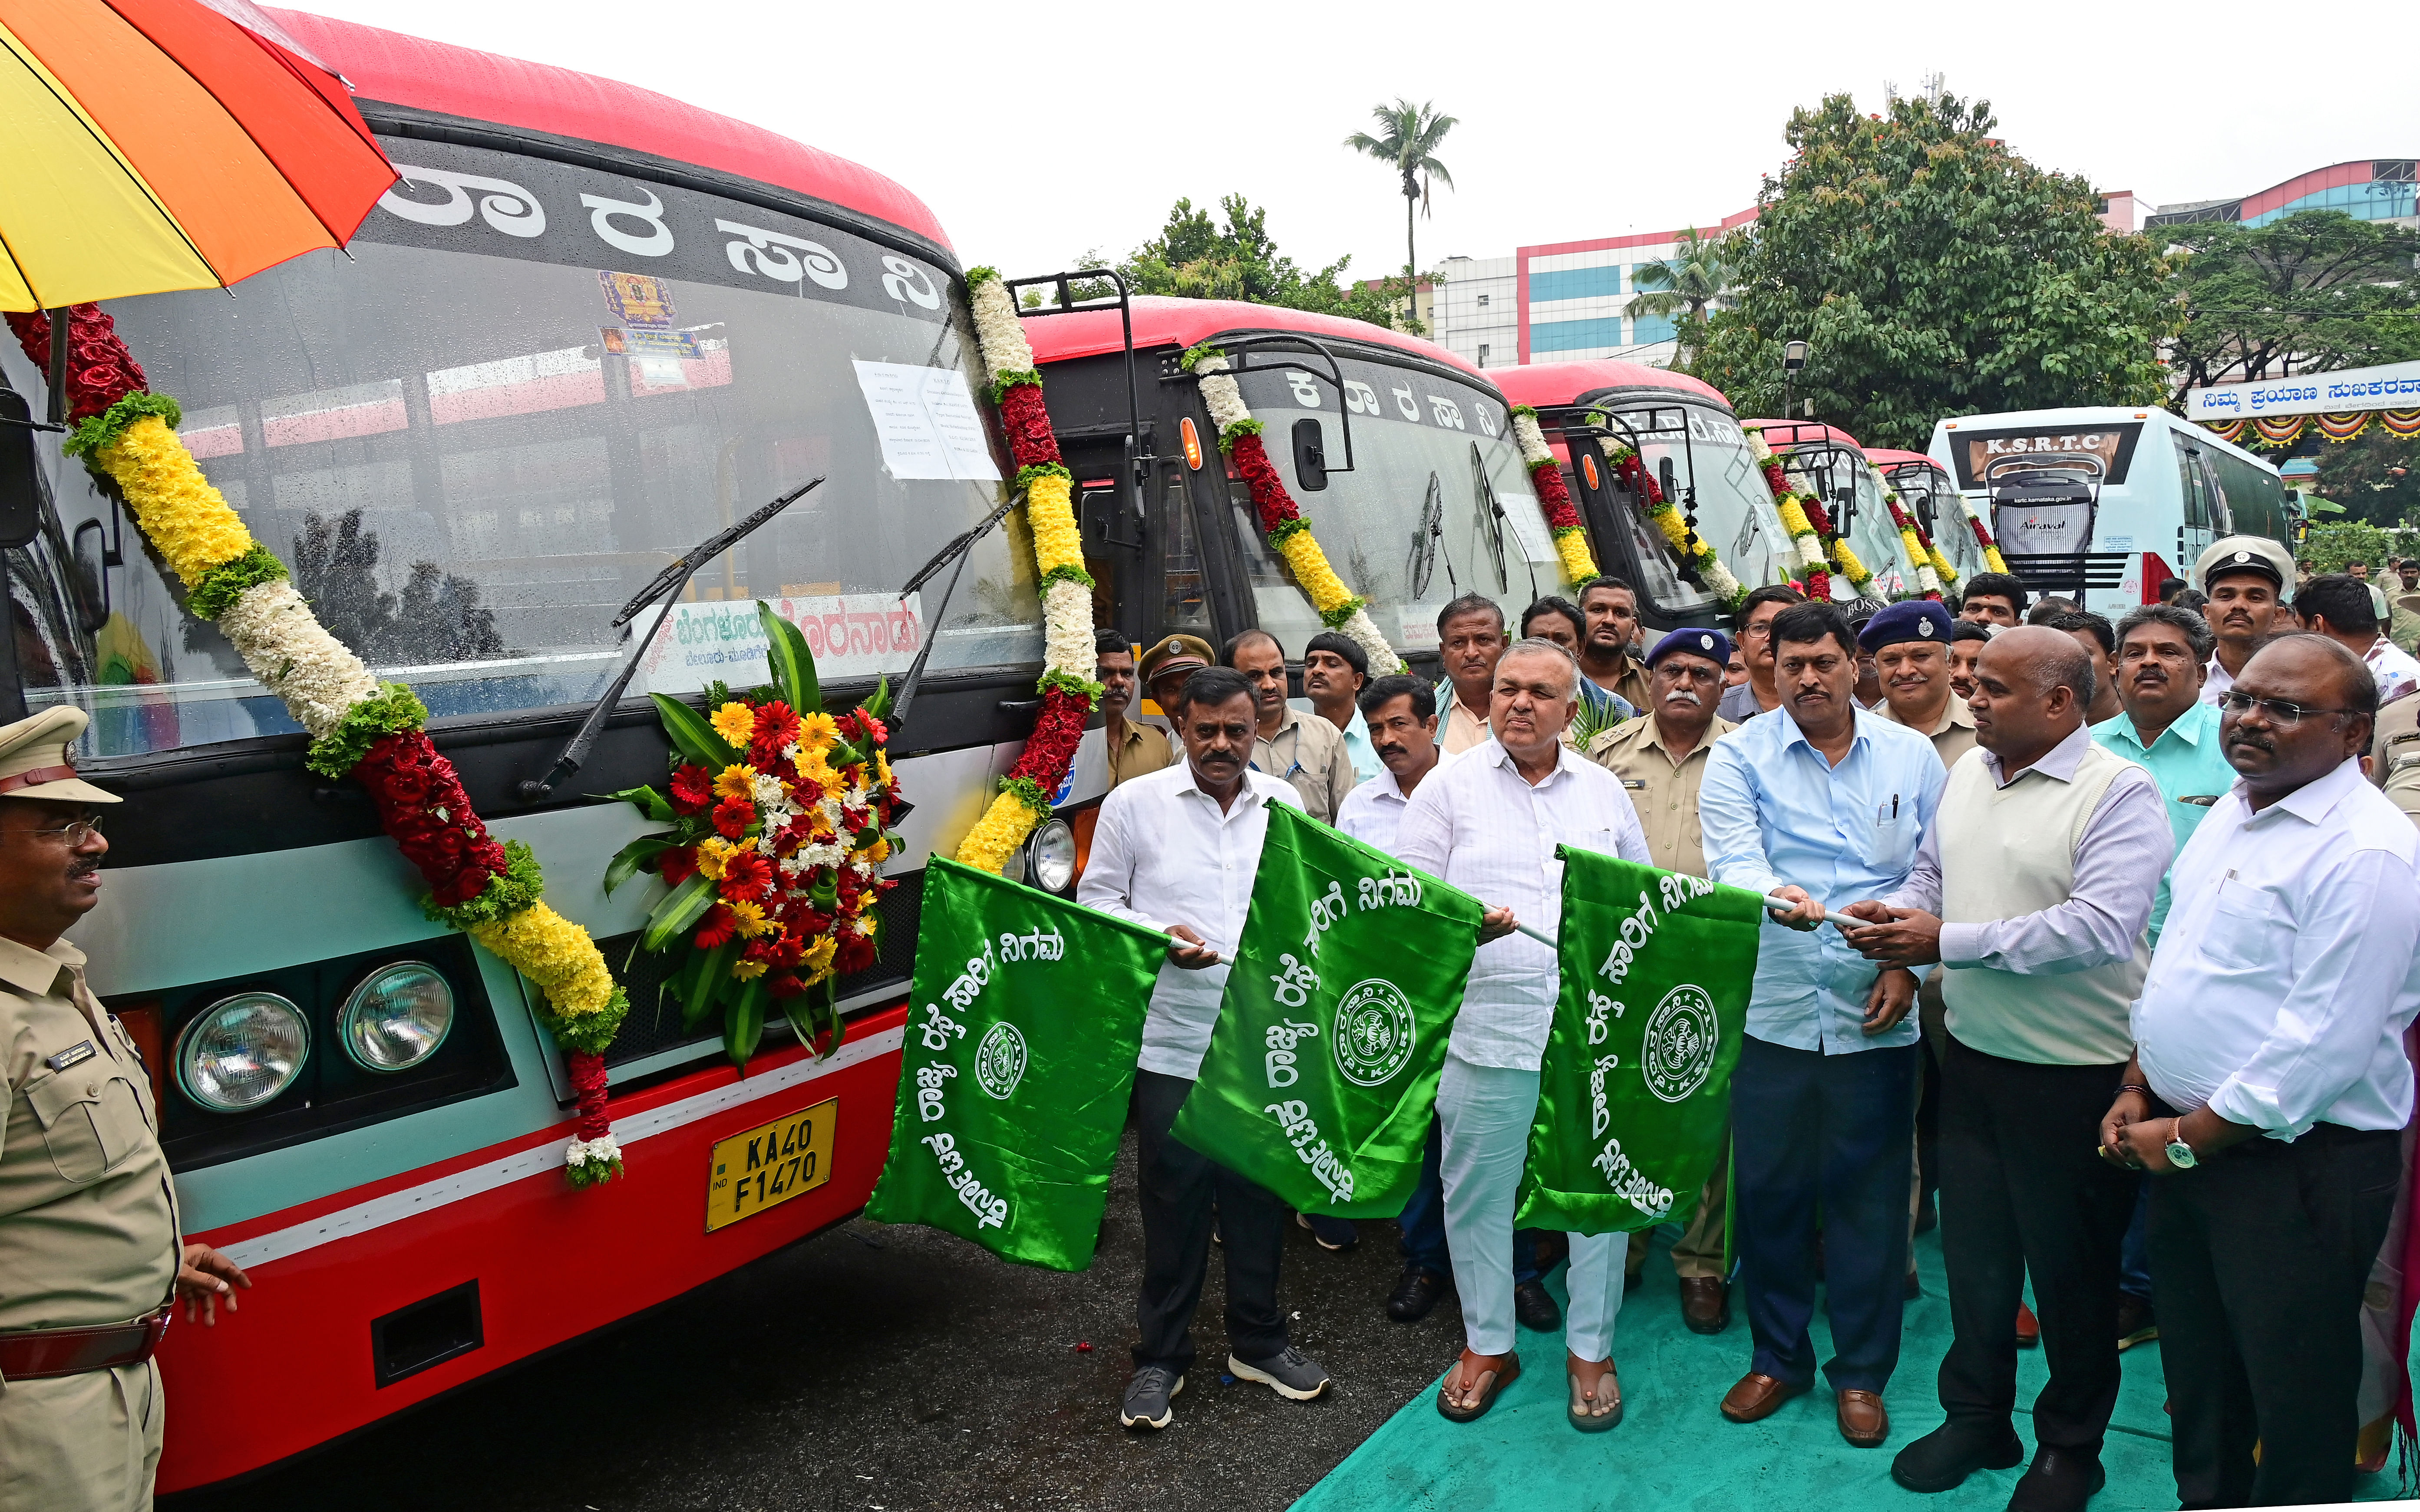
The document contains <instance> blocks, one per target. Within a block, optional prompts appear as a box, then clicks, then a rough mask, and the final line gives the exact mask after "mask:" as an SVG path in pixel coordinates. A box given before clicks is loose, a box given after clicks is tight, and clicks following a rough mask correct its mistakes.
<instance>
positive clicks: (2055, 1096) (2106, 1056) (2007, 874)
mask: <svg viewBox="0 0 2420 1512" xmlns="http://www.w3.org/2000/svg"><path fill="white" fill-rule="evenodd" d="M1975 681H1976V687H1975V697H1974V698H1973V700H1972V701H1970V702H1971V710H1972V712H1973V714H1974V717H1975V731H1976V734H1977V737H1978V739H1979V740H1980V742H1981V748H1979V749H1978V750H1975V751H1971V752H1969V753H1967V755H1965V756H1964V757H1962V758H1961V759H1960V761H1959V763H1958V764H1957V765H1956V766H1955V767H1953V768H1952V769H1951V771H1950V774H1949V785H1948V787H1947V790H1945V791H1944V792H1943V794H1942V797H1941V809H1940V813H1939V815H1938V817H1937V818H1936V820H1935V822H1934V823H1933V825H1931V827H1930V828H1928V829H1927V830H1926V832H1925V837H1924V842H1923V845H1922V848H1921V849H1920V850H1919V851H1918V852H1917V855H1916V869H1915V871H1913V872H1910V873H1909V875H1908V879H1907V882H1906V884H1905V885H1904V886H1902V887H1900V890H1899V891H1897V892H1895V893H1893V894H1892V895H1891V896H1889V897H1888V898H1885V899H1883V900H1881V901H1879V902H1866V903H1853V904H1851V905H1850V906H1849V908H1848V910H1847V911H1848V912H1849V913H1850V914H1852V915H1854V916H1855V917H1856V918H1861V919H1864V920H1867V921H1868V926H1869V927H1867V928H1863V929H1859V930H1856V931H1854V933H1852V934H1851V936H1850V941H1851V943H1852V944H1854V945H1855V946H1856V947H1857V948H1858V949H1860V950H1861V951H1862V952H1864V953H1865V955H1866V956H1867V957H1868V958H1869V959H1871V960H1875V961H1881V962H1885V963H1889V964H1896V965H1917V964H1928V963H1939V964H1940V969H1941V972H1942V975H1943V977H1944V980H1943V983H1942V995H1943V997H1944V999H1945V1000H1946V1002H1947V1005H1948V1029H1949V1037H1948V1053H1947V1057H1945V1064H1944V1067H1943V1072H1944V1085H1943V1088H1942V1129H1941V1239H1942V1244H1941V1247H1942V1255H1943V1258H1944V1259H1945V1261H1946V1262H1947V1266H1948V1271H1949V1314H1950V1321H1951V1324H1952V1327H1953V1329H1954V1330H1955V1336H1954V1338H1953V1340H1952V1342H1951V1344H1950V1348H1949V1353H1948V1355H1947V1357H1946V1358H1944V1359H1943V1361H1942V1363H1941V1403H1942V1406H1943V1408H1944V1409H1945V1410H1946V1411H1947V1413H1948V1421H1947V1422H1946V1423H1944V1424H1943V1425H1942V1426H1941V1427H1939V1428H1936V1429H1934V1430H1933V1431H1932V1432H1931V1433H1929V1434H1927V1435H1926V1436H1925V1437H1923V1438H1921V1439H1918V1440H1917V1441H1916V1443H1912V1444H1909V1445H1908V1446H1907V1448H1905V1449H1904V1450H1902V1451H1900V1456H1899V1458H1898V1459H1897V1460H1896V1461H1895V1462H1894V1463H1893V1465H1892V1467H1891V1475H1892V1478H1893V1479H1895V1480H1897V1481H1898V1482H1899V1483H1900V1485H1901V1486H1904V1487H1906V1488H1907V1489H1910V1490H1918V1491H1940V1490H1947V1489H1950V1488H1951V1487H1953V1486H1956V1485H1958V1484H1959V1483H1960V1482H1961V1481H1962V1480H1964V1479H1965V1478H1966V1476H1967V1475H1968V1474H1969V1473H1973V1472H1974V1471H1977V1470H1980V1469H2007V1468H2009V1467H2010V1466H2013V1465H2015V1464H2017V1463H2018V1462H2020V1461H2021V1460H2022V1459H2023V1458H2024V1443H2023V1442H2022V1441H2021V1440H2019V1439H2018V1437H2017V1435H2016V1431H2015V1428H2014V1427H2012V1424H2011V1417H2010V1414H2011V1413H2012V1412H2013V1411H2014V1409H2015V1406H2016V1392H2017V1353H2016V1348H2017V1346H2016V1327H2015V1321H2014V1320H2015V1318H2016V1312H2017V1304H2018V1302H2019V1300H2020V1299H2021V1298H2022V1296H2023V1289H2024V1281H2025V1277H2026V1274H2027V1273H2031V1275H2032V1278H2033V1286H2034V1306H2035V1308H2036V1310H2037V1311H2038V1312H2039V1313H2040V1317H2041V1330H2042V1347H2043V1352H2044V1353H2045V1354H2046V1355H2047V1356H2048V1363H2049V1365H2050V1383H2049V1384H2048V1385H2047V1386H2045V1387H2044V1388H2043V1389H2042V1392H2041V1394H2040V1396H2038V1397H2036V1398H2035V1401H2034V1409H2033V1425H2034V1434H2035V1445H2036V1446H2035V1453H2034V1457H2033V1464H2032V1467H2031V1468H2030V1469H2029V1470H2028V1471H2027V1472H2026V1473H2025V1474H2024V1477H2023V1478H2021V1479H2020V1480H2019V1481H2018V1483H2017V1487H2016V1490H2015V1493H2014V1494H2013V1495H2012V1496H2011V1497H2010V1499H2009V1507H2010V1508H2011V1509H2012V1512H2071V1509H2074V1508H2080V1507H2082V1506H2083V1505H2084V1504H2085V1503H2086V1500H2087V1499H2089V1498H2090V1496H2091V1495H2092V1493H2093V1492H2094V1491H2096V1490H2098V1489H2100V1487H2101V1484H2102V1469H2101V1442H2102V1434H2103V1432H2104V1431H2105V1430H2106V1428H2107V1427H2108V1423H2109V1412H2110V1409H2111V1408H2112V1407H2113V1406H2114V1405H2115V1404H2116V1402H2117V1397H2118V1246H2119V1243H2120V1242H2121V1241H2122V1240H2123V1238H2124V1236H2125V1232H2126V1224H2127V1221H2128V1219H2129V1218H2131V1217H2132V1216H2133V1205H2134V1192H2133V1186H2132V1184H2131V1183H2129V1182H2128V1181H2127V1180H2125V1177H2124V1173H2122V1172H2118V1171H2115V1170H2113V1169H2112V1168H2111V1167H2110V1166H2109V1165H2107V1164H2106V1163H2104V1162H2102V1160H2101V1159H2100V1158H2099V1157H2098V1155H2097V1154H2095V1152H2094V1149H2095V1147H2096V1146H2097V1145H2098V1144H2099V1139H2100V1126H2101V1125H2100V1119H2101V1114H2102V1113H2104V1112H2106V1111H2107V1109H2108V1106H2109V1103H2108V1100H2109V1099H2110V1098H2111V1097H2112V1096H2113V1095H2114V1094H2115V1092H2116V1091H2117V1088H2118V1083H2119V1081H2120V1080H2121V1078H2122V1075H2123V1072H2124V1070H2125V1065H2126V1060H2127V1058H2128V1057H2129V1056H2130V1055H2131V1054H2132V1051H2133V1036H2132V1033H2131V1030H2130V1028H2129V1026H2128V1023H2127V1010H2128V1007H2129V1005H2130V1004H2131V1003H2132V1002H2133V999H2134V996H2135V995H2136V994H2137V993H2138V992H2139V991H2140V990H2141V987H2142V984H2143V976H2144V972H2145V969H2146V967H2147V966H2148V965H2149V959H2150V957H2149V950H2148V949H2147V948H2146V946H2145V945H2144V926H2145V925H2146V923H2147V922H2148V921H2149V918H2150V913H2151V899H2152V895H2153V893H2154V891H2155V890H2156V889H2157V887H2158V886H2159V881H2160V874H2161V873H2162V872H2164V871H2166V870H2167V866H2168V861H2169V858H2170V856H2171V853H2172V851H2173V848H2174V843H2175V842H2174V841H2173V840H2172V839H2171V838H2170V836H2169V833H2168V821H2167V813H2166V809H2165V806H2164V803H2163V802H2162V800H2161V797H2160V792H2159V788H2158V787H2157V786H2156V785H2155V784H2154V783H2153V782H2152V780H2151V777H2150V774H2149V772H2146V771H2145V770H2144V769H2143V768H2141V767H2139V766H2136V765H2134V764H2133V763H2131V762H2128V761H2125V760H2124V759H2122V758H2120V757H2118V756H2115V755H2113V754H2111V753H2110V752H2109V751H2107V750H2106V749H2104V748H2101V747H2099V746H2096V745H2094V744H2093V742H2092V739H2091V736H2090V734H2089V733H2088V732H2087V731H2086V728H2085V723H2084V716H2085V711H2086V709H2087V708H2088V707H2089V706H2090V704H2091V702H2092V693H2093V687H2094V672H2093V667H2092V659H2091V658H2090V657H2088V656H2086V655H2085V653H2084V651H2083V648H2082V647H2080V646H2079V645H2077V643H2076V642H2075V640H2073V639H2072V638H2071V637H2069V636H2066V635H2063V634H2061V633H2060V632H2058V631H2056V630H2052V629H2047V628H2044V627H2041V626H2024V627H2020V628H2017V629H2013V630H2009V631H2005V632H2003V633H2002V634H2001V635H2000V636H1999V637H1998V638H1997V639H1996V640H1993V642H1992V643H1991V644H1990V645H1989V646H1987V647H1986V648H1984V651H1983V655H1982V657H1981V659H1980V660H1979V661H1978V663H1977V664H1976V669H1975Z"/></svg>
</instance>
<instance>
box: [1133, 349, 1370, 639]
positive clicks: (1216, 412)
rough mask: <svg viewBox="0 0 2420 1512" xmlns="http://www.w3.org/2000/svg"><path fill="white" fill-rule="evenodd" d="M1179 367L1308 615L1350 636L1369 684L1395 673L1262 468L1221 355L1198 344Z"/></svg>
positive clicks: (1266, 466)
mask: <svg viewBox="0 0 2420 1512" xmlns="http://www.w3.org/2000/svg"><path fill="white" fill-rule="evenodd" d="M1179 365H1180V366H1182V367H1183V368H1184V369H1185V371H1187V372H1188V373H1191V374H1194V375H1195V376H1197V377H1198V378H1201V380H1202V402H1203V403H1204V404H1206V405H1208V406H1209V407H1210V423H1211V424H1214V425H1216V426H1218V450H1219V451H1221V452H1224V453H1225V454H1227V455H1228V457H1229V458H1230V459H1231V460H1232V461H1233V463H1234V464H1235V473H1236V475H1237V476H1238V477H1240V478H1242V479H1243V480H1244V486H1245V488H1246V489H1247V490H1248V491H1249V493H1250V494H1251V496H1252V509H1253V511H1254V513H1256V514H1257V515H1259V517H1260V520H1261V531H1262V533H1263V534H1264V535H1265V536H1266V537H1267V538H1268V543H1269V547H1270V548H1271V549H1272V550H1274V551H1276V552H1277V554H1278V555H1280V556H1281V557H1283V558H1285V563H1286V565H1287V566H1289V567H1291V568H1293V569H1294V580H1295V583H1296V584H1297V585H1299V586H1300V587H1301V589H1302V591H1303V594H1305V596H1307V597H1308V598H1310V600H1311V608H1312V609H1317V610H1318V611H1319V620H1320V623H1321V624H1322V625H1326V626H1327V627H1328V628H1329V629H1331V630H1341V631H1342V632H1343V633H1344V634H1346V635H1348V636H1351V637H1352V638H1353V640H1355V642H1356V643H1357V644H1358V645H1359V646H1360V647H1361V649H1362V650H1364V651H1366V652H1368V653H1369V654H1370V675H1371V676H1373V677H1384V676H1386V675H1388V673H1390V672H1397V671H1403V670H1404V660H1403V658H1402V657H1400V656H1396V655H1395V648H1394V647H1393V646H1391V645H1388V643H1387V638H1386V637H1385V636H1383V635H1380V634H1379V633H1378V626H1377V625H1375V624H1373V622H1372V621H1371V619H1370V609H1369V602H1370V601H1369V600H1368V599H1365V598H1362V597H1360V596H1358V595H1357V594H1355V593H1354V592H1353V590H1352V589H1350V588H1347V587H1346V586H1344V579H1342V578H1339V577H1338V576H1337V575H1336V569H1335V568H1333V567H1331V566H1329V565H1328V564H1327V554H1326V552H1324V551H1322V550H1320V548H1319V542H1318V540H1317V539H1316V538H1314V537H1313V536H1312V535H1311V521H1310V520H1308V519H1306V518H1304V517H1303V513H1302V510H1301V509H1300V507H1298V506H1297V505H1296V504H1295V501H1294V496H1293V495H1292V494H1290V493H1288V492H1286V486H1285V480H1284V479H1282V478H1280V477H1279V476H1278V470H1277V469H1276V468H1275V467H1273V466H1272V465H1270V462H1269V454H1268V449H1267V447H1266V446H1264V444H1263V443H1262V440H1261V423H1260V422H1259V421H1257V420H1254V419H1253V418H1252V411H1251V409H1249V407H1247V406H1246V405H1245V403H1244V391H1243V390H1241V389H1240V388H1237V387H1236V386H1235V380H1234V378H1232V377H1230V376H1229V374H1228V371H1227V355H1226V353H1224V352H1222V351H1220V350H1219V349H1218V347H1213V346H1210V345H1209V344H1208V343H1206V342H1205V343H1203V344H1202V345H1201V346H1199V347H1194V348H1193V349H1192V350H1190V351H1188V352H1187V353H1186V354H1185V356H1184V358H1183V359H1182V360H1181V361H1180V363H1179Z"/></svg>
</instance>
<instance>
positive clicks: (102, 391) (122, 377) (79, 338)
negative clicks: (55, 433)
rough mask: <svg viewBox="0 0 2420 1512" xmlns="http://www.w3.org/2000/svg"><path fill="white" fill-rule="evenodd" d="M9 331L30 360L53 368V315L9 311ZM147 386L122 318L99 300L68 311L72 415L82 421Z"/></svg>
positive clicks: (72, 420)
mask: <svg viewBox="0 0 2420 1512" xmlns="http://www.w3.org/2000/svg"><path fill="white" fill-rule="evenodd" d="M8 329H9V330H10V331H11V332H15V334H16V337H17V344H18V345H19V346H20V347H23V348H24V350H25V356H26V358H27V359H28V360H29V361H31V362H32V363H33V364H34V365H35V366H36V367H39V368H40V369H41V370H42V371H43V372H45V373H47V372H49V371H50V369H51V317H50V316H47V315H44V314H43V313H42V312H41V311H39V310H27V311H23V312H20V311H15V310H11V311H9V312H8ZM146 386H147V380H146V379H145V378H144V376H143V368H142V364H140V363H136V362H135V361H134V354H133V353H132V352H131V351H129V350H128V349H127V347H126V343H125V342H124V341H123V340H122V339H120V338H119V336H118V334H117V322H116V320H113V319H111V318H110V317H109V316H108V315H107V314H106V313H105V312H103V311H102V309H101V306H99V305H97V304H78V305H74V306H72V307H70V309H69V311H68V419H69V421H70V423H79V424H80V423H82V422H84V421H86V420H89V419H91V418H92V417H93V416H95V415H98V414H100V413H101V411H103V410H105V409H108V408H109V407H110V406H111V405H114V404H116V402H117V401H118V400H120V399H123V398H125V397H126V396H127V395H128V394H130V393H141V392H142V391H143V390H144V389H145V387H146Z"/></svg>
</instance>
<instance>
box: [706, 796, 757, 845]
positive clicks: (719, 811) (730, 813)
mask: <svg viewBox="0 0 2420 1512" xmlns="http://www.w3.org/2000/svg"><path fill="white" fill-rule="evenodd" d="M755 822H756V806H755V805H754V804H752V803H751V802H749V801H748V800H747V799H746V798H725V799H723V800H722V801H721V803H718V804H716V805H715V806H714V827H715V828H717V829H719V830H721V831H722V833H723V834H724V836H726V837H727V838H729V839H731V840H737V839H738V838H739V837H740V836H741V835H744V834H746V833H747V832H748V826H749V825H752V824H754V823H755Z"/></svg>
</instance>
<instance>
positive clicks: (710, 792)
mask: <svg viewBox="0 0 2420 1512" xmlns="http://www.w3.org/2000/svg"><path fill="white" fill-rule="evenodd" d="M713 801H714V774H713V773H711V772H709V771H707V770H706V768H705V767H703V766H683V767H681V768H680V769H679V770H678V771H676V772H675V773H673V807H674V808H675V809H676V810H679V811H680V812H682V813H704V812H706V806H707V805H708V804H711V803H712V802H713Z"/></svg>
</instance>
